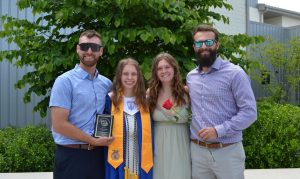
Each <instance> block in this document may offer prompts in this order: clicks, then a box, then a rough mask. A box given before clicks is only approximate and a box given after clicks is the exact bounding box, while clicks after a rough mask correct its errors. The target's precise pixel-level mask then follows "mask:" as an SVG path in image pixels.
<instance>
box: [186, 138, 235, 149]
mask: <svg viewBox="0 0 300 179" xmlns="http://www.w3.org/2000/svg"><path fill="white" fill-rule="evenodd" d="M191 141H192V142H194V143H195V144H197V145H200V146H202V147H206V148H210V149H219V148H223V147H227V146H229V145H232V144H234V143H227V144H223V143H206V142H202V141H200V140H197V139H191Z"/></svg>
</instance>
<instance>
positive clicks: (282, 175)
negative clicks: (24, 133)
mask: <svg viewBox="0 0 300 179" xmlns="http://www.w3.org/2000/svg"><path fill="white" fill-rule="evenodd" d="M0 178H1V179H52V178H53V175H52V172H36V173H35V172H34V173H0ZM298 178H299V179H300V168H286V169H248V170H246V171H245V179H298Z"/></svg>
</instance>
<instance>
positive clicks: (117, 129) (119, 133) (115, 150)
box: [108, 97, 153, 176]
mask: <svg viewBox="0 0 300 179" xmlns="http://www.w3.org/2000/svg"><path fill="white" fill-rule="evenodd" d="M119 106H120V110H119V111H117V112H116V110H115V106H114V104H113V103H112V108H111V113H112V115H113V116H114V125H113V131H112V133H113V136H114V137H115V140H114V141H113V142H112V143H111V144H110V145H109V146H108V163H110V165H111V166H113V167H114V168H115V169H116V168H117V167H118V166H120V164H121V163H123V160H124V159H123V152H124V150H123V135H124V131H123V130H124V128H123V127H124V120H123V117H124V116H123V115H124V102H123V97H122V100H121V102H120V104H119ZM140 114H141V125H142V146H141V151H142V154H141V168H142V169H143V170H144V171H145V172H146V173H148V172H149V171H150V169H151V168H152V167H153V156H152V155H153V154H152V136H151V135H152V132H151V119H150V113H149V112H147V111H145V110H144V109H143V108H140ZM125 173H127V174H128V173H130V172H129V170H128V171H125V169H124V175H125ZM126 176H128V175H126Z"/></svg>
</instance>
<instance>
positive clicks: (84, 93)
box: [49, 65, 112, 144]
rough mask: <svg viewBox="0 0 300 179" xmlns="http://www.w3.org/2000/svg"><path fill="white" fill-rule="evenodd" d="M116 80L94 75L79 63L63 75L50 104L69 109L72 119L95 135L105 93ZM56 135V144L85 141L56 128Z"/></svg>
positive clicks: (72, 122)
mask: <svg viewBox="0 0 300 179" xmlns="http://www.w3.org/2000/svg"><path fill="white" fill-rule="evenodd" d="M111 85H112V82H111V81H110V80H109V79H108V78H106V77H104V76H102V75H100V74H99V73H98V71H96V74H95V76H94V77H92V76H91V75H90V74H89V73H88V72H86V71H84V70H83V69H82V68H81V67H80V66H79V65H76V66H75V68H74V69H72V70H70V71H68V72H66V73H64V74H62V75H60V76H59V77H58V78H57V79H56V80H55V82H54V85H53V87H52V90H51V96H50V103H49V106H50V107H52V106H56V107H61V108H64V109H67V110H69V116H68V121H69V122H70V123H71V124H73V125H74V126H76V127H77V128H79V129H80V130H82V131H83V132H85V133H86V134H88V135H92V134H93V132H94V123H95V119H96V114H102V113H103V110H104V106H105V96H106V95H107V93H108V92H109V91H110V89H111ZM52 135H53V138H54V141H55V143H56V144H81V143H82V142H81V141H77V140H73V139H70V138H68V137H66V136H63V135H61V134H59V133H57V132H55V131H54V130H53V128H52Z"/></svg>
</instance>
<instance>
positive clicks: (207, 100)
mask: <svg viewBox="0 0 300 179" xmlns="http://www.w3.org/2000/svg"><path fill="white" fill-rule="evenodd" d="M187 85H188V87H189V93H190V97H191V108H192V114H193V115H192V116H193V117H192V123H191V138H192V139H198V140H201V141H203V139H201V138H200V137H199V136H198V135H197V133H198V132H199V130H200V129H202V128H205V127H214V128H215V129H216V131H217V134H218V138H217V139H215V140H210V141H206V142H222V143H234V142H239V141H241V140H242V130H243V129H245V128H247V127H249V126H250V125H251V124H252V123H253V122H254V121H255V120H256V119H257V111H256V101H255V97H254V94H253V91H252V88H251V83H250V79H249V77H248V76H247V74H246V73H245V72H244V70H243V69H242V68H241V67H239V66H237V65H234V64H232V63H230V62H228V61H223V60H222V59H221V58H220V57H218V58H217V59H216V61H215V62H214V64H213V65H212V66H211V67H210V68H209V71H208V72H206V73H205V72H203V71H199V69H198V67H197V68H196V69H194V70H192V71H191V72H190V73H188V75H187Z"/></svg>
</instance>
